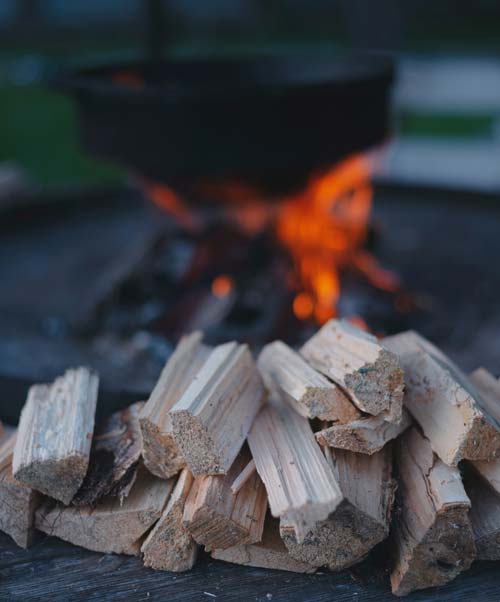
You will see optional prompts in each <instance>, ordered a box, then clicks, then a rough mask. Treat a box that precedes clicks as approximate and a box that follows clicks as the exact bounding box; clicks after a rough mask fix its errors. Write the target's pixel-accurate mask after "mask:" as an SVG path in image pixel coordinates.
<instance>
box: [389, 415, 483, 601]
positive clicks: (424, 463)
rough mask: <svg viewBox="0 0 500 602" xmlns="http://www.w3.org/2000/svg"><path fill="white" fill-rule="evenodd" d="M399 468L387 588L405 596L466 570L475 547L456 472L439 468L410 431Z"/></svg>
mask: <svg viewBox="0 0 500 602" xmlns="http://www.w3.org/2000/svg"><path fill="white" fill-rule="evenodd" d="M398 465H399V475H400V484H399V489H398V502H399V503H398V506H399V508H398V514H397V516H398V520H397V521H395V523H394V534H393V535H394V541H393V543H394V548H395V557H396V558H395V565H394V567H393V571H392V574H391V585H392V592H393V594H395V595H397V596H404V595H406V594H408V593H410V592H412V591H414V590H417V589H423V588H426V587H432V586H435V585H443V584H444V583H448V581H451V580H452V579H454V578H455V577H456V576H457V575H458V574H459V573H461V572H462V571H464V570H466V569H467V568H469V566H470V564H471V563H472V561H473V559H474V556H475V546H474V535H473V533H472V528H471V524H470V521H469V517H468V512H469V509H470V505H471V504H470V500H469V498H468V497H467V494H466V493H465V490H464V487H463V485H462V480H461V477H460V472H459V471H458V469H457V468H454V467H451V466H447V465H446V464H444V462H442V461H441V460H440V459H439V458H438V457H437V456H436V455H435V454H434V453H433V451H432V448H431V445H430V443H429V441H428V440H427V439H426V438H425V437H423V436H422V435H421V434H420V432H419V431H418V430H417V429H416V428H415V427H412V428H411V429H409V430H408V431H407V432H406V433H405V434H404V435H403V437H402V438H401V441H400V450H399V456H398Z"/></svg>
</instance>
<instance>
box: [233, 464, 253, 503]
mask: <svg viewBox="0 0 500 602" xmlns="http://www.w3.org/2000/svg"><path fill="white" fill-rule="evenodd" d="M255 471H256V468H255V460H254V459H253V458H252V459H251V460H250V462H249V463H248V464H247V465H246V466H245V468H244V469H243V470H242V471H241V472H240V474H239V475H238V476H237V477H236V478H235V479H234V481H233V484H232V485H231V493H232V494H233V495H236V494H237V493H238V491H239V490H240V489H241V488H242V487H243V485H244V484H245V483H246V482H247V481H248V479H249V478H250V477H251V476H252V475H253V473H254V472H255Z"/></svg>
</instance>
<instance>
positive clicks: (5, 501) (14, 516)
mask: <svg viewBox="0 0 500 602" xmlns="http://www.w3.org/2000/svg"><path fill="white" fill-rule="evenodd" d="M15 442H16V433H15V432H10V433H8V432H4V433H3V434H2V438H1V440H0V531H4V532H5V533H7V534H8V535H10V536H11V537H12V539H13V540H14V541H15V542H16V543H17V545H18V546H20V547H21V548H27V547H28V546H29V545H30V543H31V540H32V538H33V523H34V518H35V509H36V507H37V506H38V504H39V503H40V500H41V495H40V494H39V493H38V492H36V491H34V490H33V489H31V488H30V487H28V486H27V485H24V484H23V483H21V482H19V481H18V480H16V479H15V478H14V477H13V476H12V456H13V454H14V445H15Z"/></svg>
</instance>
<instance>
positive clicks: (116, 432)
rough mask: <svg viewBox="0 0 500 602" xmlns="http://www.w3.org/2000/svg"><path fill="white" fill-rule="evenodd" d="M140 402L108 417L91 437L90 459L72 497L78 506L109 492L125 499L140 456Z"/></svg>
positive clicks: (89, 502)
mask: <svg viewBox="0 0 500 602" xmlns="http://www.w3.org/2000/svg"><path fill="white" fill-rule="evenodd" d="M143 405H144V402H142V401H139V402H137V403H135V404H133V405H131V406H129V407H128V408H125V409H124V410H120V411H118V412H115V413H114V414H112V415H111V416H110V417H109V418H106V420H104V421H103V422H102V423H101V424H100V425H99V426H98V427H97V428H96V431H95V433H94V438H93V440H92V448H91V450H90V461H89V468H88V470H87V474H86V475H85V479H84V480H83V483H82V486H81V487H80V489H79V490H78V492H77V494H76V495H75V497H74V498H73V500H72V502H71V503H72V504H74V505H75V506H93V505H95V504H96V502H97V501H98V500H100V499H101V498H103V497H105V496H106V495H108V494H109V495H115V496H118V497H119V498H120V500H123V498H126V497H127V495H128V494H129V493H130V489H131V488H132V485H133V484H134V482H135V478H136V474H137V467H138V464H139V459H140V456H141V431H140V429H139V413H140V411H141V409H142V407H143Z"/></svg>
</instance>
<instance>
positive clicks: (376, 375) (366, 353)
mask: <svg viewBox="0 0 500 602" xmlns="http://www.w3.org/2000/svg"><path fill="white" fill-rule="evenodd" d="M300 352H301V354H302V355H303V356H304V357H305V359H306V360H307V361H308V362H309V363H310V364H311V365H312V366H313V367H314V368H316V370H319V371H320V372H322V373H323V374H324V375H325V376H328V378H331V379H332V380H333V381H334V382H335V383H338V384H339V385H340V386H341V387H342V388H343V389H344V390H345V391H347V393H348V394H349V395H350V397H351V399H352V401H353V402H354V403H355V404H356V406H357V407H358V408H359V409H360V410H362V411H363V412H366V413H367V414H372V415H374V416H378V415H379V414H383V415H384V417H385V419H386V420H388V421H389V422H395V423H398V422H400V421H401V411H402V405H403V391H404V374H403V371H402V370H401V367H400V365H399V360H398V358H397V357H396V356H395V355H394V354H393V353H391V352H390V351H388V350H387V349H385V347H384V346H382V345H381V344H380V343H379V342H378V340H377V339H376V337H374V336H373V335H371V334H368V333H367V332H365V331H364V330H361V329H360V328H357V327H356V326H353V325H352V324H350V323H349V322H344V321H339V320H330V321H329V322H327V323H326V324H325V325H324V326H322V327H321V328H320V330H318V332H317V333H316V334H315V335H314V336H313V337H312V338H311V339H309V341H307V342H306V343H305V344H304V346H303V347H302V349H301V351H300Z"/></svg>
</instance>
